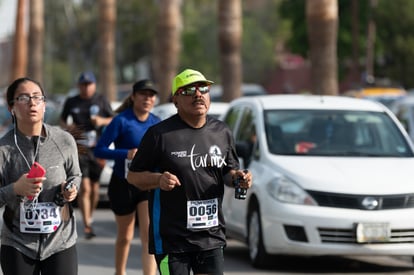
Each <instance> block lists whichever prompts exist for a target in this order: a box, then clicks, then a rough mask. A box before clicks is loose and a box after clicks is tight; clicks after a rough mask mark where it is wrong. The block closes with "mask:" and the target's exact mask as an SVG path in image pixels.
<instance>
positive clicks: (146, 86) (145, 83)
mask: <svg viewBox="0 0 414 275" xmlns="http://www.w3.org/2000/svg"><path fill="white" fill-rule="evenodd" d="M143 90H150V91H153V92H154V93H156V94H158V91H157V89H156V88H155V84H154V82H152V81H151V80H149V79H143V80H140V81H138V82H135V84H134V86H132V91H133V92H138V91H143Z"/></svg>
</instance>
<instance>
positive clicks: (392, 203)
mask: <svg viewBox="0 0 414 275" xmlns="http://www.w3.org/2000/svg"><path fill="white" fill-rule="evenodd" d="M307 192H308V193H309V194H310V195H311V196H312V197H313V199H314V200H315V201H316V202H317V203H318V205H319V206H324V207H336V208H349V209H360V210H390V209H401V208H414V194H412V193H411V194H399V195H386V196H378V195H352V194H338V193H327V192H319V191H309V190H307ZM367 198H370V199H371V200H375V202H376V204H375V206H373V207H371V208H368V207H367V206H366V205H364V200H365V199H367Z"/></svg>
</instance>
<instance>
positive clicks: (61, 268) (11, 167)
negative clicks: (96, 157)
mask: <svg viewBox="0 0 414 275" xmlns="http://www.w3.org/2000/svg"><path fill="white" fill-rule="evenodd" d="M7 104H8V107H9V110H10V112H11V114H12V118H13V125H14V127H13V128H12V129H11V130H10V131H9V132H8V133H6V134H5V135H4V136H3V137H2V138H1V139H0V207H4V215H3V228H2V231H1V253H0V254H1V255H0V263H1V268H2V271H3V274H4V275H27V274H42V275H48V274H49V275H56V274H59V275H75V274H77V269H78V262H77V251H76V239H77V233H76V222H75V217H74V214H73V210H72V206H71V205H70V204H69V203H68V202H71V201H73V200H74V199H75V198H76V196H77V192H78V189H79V184H80V177H81V172H80V168H79V161H78V151H77V145H76V141H75V139H74V138H73V136H72V135H71V134H70V133H68V132H65V131H64V130H62V129H60V128H58V127H56V126H51V125H47V124H45V123H43V119H44V113H45V107H46V103H45V93H44V91H43V89H42V87H41V85H40V84H39V83H38V82H36V81H34V80H32V79H30V78H27V77H24V78H19V79H16V80H15V81H14V82H13V83H12V84H11V85H10V86H9V87H8V89H7ZM34 163H36V164H40V166H41V167H43V168H44V170H45V172H46V173H45V175H44V176H42V175H35V176H34V177H33V178H32V177H28V172H29V170H30V168H31V167H32V165H33V164H34ZM69 183H70V184H69Z"/></svg>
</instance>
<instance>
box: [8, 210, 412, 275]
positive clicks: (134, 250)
mask: <svg viewBox="0 0 414 275" xmlns="http://www.w3.org/2000/svg"><path fill="white" fill-rule="evenodd" d="M0 212H2V211H0ZM0 214H2V213H0ZM75 214H76V216H77V220H78V232H79V239H78V255H79V275H95V274H96V275H113V274H114V272H115V271H114V260H113V259H114V243H115V236H116V226H115V221H114V216H113V214H112V212H111V211H110V210H109V209H105V208H100V209H98V210H97V211H96V213H95V215H94V221H95V222H94V230H95V232H96V234H97V237H96V238H94V239H92V240H86V239H85V238H84V236H83V234H82V232H83V226H82V224H81V222H80V220H81V216H80V213H79V211H78V209H76V212H75ZM0 224H1V222H0ZM135 235H136V238H135V239H134V241H133V243H132V247H131V252H130V256H129V261H128V266H127V273H128V275H131V274H142V269H141V262H140V255H141V253H140V249H141V245H140V240H139V238H138V228H137V229H136V234H135ZM224 270H225V275H247V274H249V275H268V274H294V275H302V274H311V275H316V274H318V275H320V274H336V275H342V274H343V275H350V274H359V275H373V274H375V275H382V274H387V275H390V274H392V275H405V274H411V275H414V265H413V263H412V262H411V259H409V258H408V257H400V258H394V257H377V258H375V257H347V258H344V257H309V258H303V257H277V258H276V257H275V259H274V261H273V264H272V265H271V266H270V267H269V268H267V269H261V270H259V269H255V268H253V267H252V266H251V265H250V263H249V257H248V251H247V248H246V247H245V246H244V245H243V244H241V243H239V242H237V241H234V240H229V241H228V247H227V248H226V249H225V268H224ZM0 274H1V275H2V273H1V271H0Z"/></svg>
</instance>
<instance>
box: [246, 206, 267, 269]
mask: <svg viewBox="0 0 414 275" xmlns="http://www.w3.org/2000/svg"><path fill="white" fill-rule="evenodd" d="M247 244H248V247H249V256H250V261H251V263H252V265H253V266H254V267H256V268H264V267H267V266H268V265H269V263H270V259H269V258H270V255H269V254H268V253H267V252H266V249H265V247H264V244H263V234H262V223H261V221H260V211H259V206H258V204H257V203H253V204H252V205H251V207H250V209H249V215H248V235H247Z"/></svg>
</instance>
